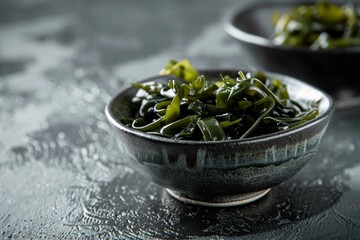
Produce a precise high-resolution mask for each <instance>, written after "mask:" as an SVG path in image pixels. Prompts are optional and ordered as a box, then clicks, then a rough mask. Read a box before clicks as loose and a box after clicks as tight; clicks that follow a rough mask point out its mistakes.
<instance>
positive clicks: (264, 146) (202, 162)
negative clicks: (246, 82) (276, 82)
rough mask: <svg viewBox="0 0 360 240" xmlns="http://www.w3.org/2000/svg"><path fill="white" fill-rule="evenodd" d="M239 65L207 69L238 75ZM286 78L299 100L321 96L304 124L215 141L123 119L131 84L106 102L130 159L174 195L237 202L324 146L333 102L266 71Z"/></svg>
mask: <svg viewBox="0 0 360 240" xmlns="http://www.w3.org/2000/svg"><path fill="white" fill-rule="evenodd" d="M237 72H238V70H205V71H201V73H202V74H204V75H205V76H208V77H218V76H219V74H220V73H222V74H229V75H230V76H231V75H232V76H236V74H237ZM266 74H267V75H268V76H269V77H271V78H278V79H280V80H281V81H282V82H284V83H285V84H286V85H287V87H288V91H289V93H290V95H291V96H292V97H293V98H294V99H296V100H298V99H302V100H319V99H321V103H320V115H319V116H318V117H317V118H315V119H313V120H310V121H308V122H306V123H305V124H303V125H300V126H297V127H294V128H291V129H287V130H284V131H281V132H277V133H272V134H267V135H262V136H257V137H251V138H246V139H242V140H224V141H214V142H204V141H189V140H174V139H169V138H164V137H160V136H155V135H149V134H147V133H144V132H140V131H137V130H134V129H132V128H129V127H127V126H125V125H124V124H122V123H121V122H120V120H119V118H120V117H124V116H125V117H126V116H131V115H132V114H133V113H132V110H131V107H130V100H131V98H132V97H133V96H134V95H135V93H136V91H137V89H135V88H127V89H125V90H123V91H121V92H120V93H119V94H118V95H117V96H115V97H114V98H113V99H112V100H111V101H110V102H109V103H108V104H107V106H106V109H105V114H106V117H107V119H108V121H109V122H110V124H111V125H112V126H113V129H114V135H115V139H116V141H117V145H118V146H119V148H120V151H121V152H122V153H123V155H120V156H119V157H124V158H126V159H127V161H128V163H129V165H130V166H131V167H133V168H134V169H135V170H137V171H138V172H140V173H141V174H143V175H144V176H145V177H147V178H148V179H149V180H151V181H153V182H155V183H157V184H159V185H160V186H162V187H164V188H165V189H166V190H167V191H168V193H169V194H170V195H172V196H173V197H175V198H177V199H179V200H181V201H184V202H187V203H193V204H198V205H205V206H234V205H239V204H244V203H248V202H251V201H254V200H256V199H259V198H261V197H262V196H264V195H266V193H267V192H269V190H270V188H271V187H274V186H276V185H278V184H280V183H281V182H284V181H286V180H288V179H289V178H291V177H292V176H293V175H294V174H295V173H297V172H298V171H299V170H300V169H301V168H302V167H303V166H304V165H305V164H306V163H307V162H308V161H309V159H310V158H311V157H313V156H314V155H315V153H316V151H317V149H318V147H319V144H320V142H321V139H322V137H323V135H324V133H325V131H326V128H327V126H328V123H329V121H330V119H331V117H332V115H333V112H334V104H333V101H332V99H331V97H330V96H329V95H327V94H326V93H325V92H323V91H322V90H320V89H318V88H315V87H313V86H311V85H309V84H307V83H304V82H302V81H299V80H296V79H294V78H291V77H288V76H284V75H279V74H270V73H266ZM174 78H175V77H172V76H155V77H152V78H148V79H145V80H144V81H142V82H147V81H160V82H164V81H165V82H167V81H168V80H169V79H174Z"/></svg>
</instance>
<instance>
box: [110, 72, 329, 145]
mask: <svg viewBox="0 0 360 240" xmlns="http://www.w3.org/2000/svg"><path fill="white" fill-rule="evenodd" d="M226 71H228V72H238V71H240V70H239V69H235V68H218V69H198V72H200V73H204V74H206V72H213V73H215V72H218V73H220V72H226ZM243 71H247V72H249V70H243ZM266 74H267V75H268V76H270V77H272V76H277V77H279V76H281V77H285V78H287V79H289V80H290V81H291V82H295V83H297V84H302V85H306V86H307V87H309V88H311V89H314V90H316V91H318V92H320V93H321V94H322V95H323V96H324V97H325V98H326V100H327V101H328V102H329V106H328V108H327V109H326V110H325V111H324V112H323V113H320V114H319V115H318V116H317V117H316V118H314V119H311V120H309V121H307V122H305V123H303V124H301V125H299V126H296V127H294V128H289V129H285V130H283V131H279V132H275V133H269V134H264V135H259V136H254V137H248V138H244V139H228V140H220V141H196V140H179V139H172V138H166V137H162V136H157V135H151V134H148V133H146V132H141V131H139V130H135V129H133V128H130V127H127V126H126V125H124V124H122V123H121V122H120V121H119V120H117V119H116V117H115V116H114V114H113V113H112V112H111V108H112V106H113V105H114V103H115V101H116V100H117V99H118V98H119V97H120V96H122V95H123V94H125V93H126V92H128V91H130V90H131V89H133V87H131V86H130V87H127V88H124V89H122V90H121V91H120V92H118V93H117V94H116V95H115V96H114V97H112V98H111V100H110V101H109V102H108V103H107V104H106V106H105V116H106V118H107V120H108V122H110V123H111V124H112V125H113V126H115V127H116V128H117V129H119V130H121V131H124V132H125V133H128V134H131V135H134V136H136V137H140V138H145V139H147V140H150V141H155V142H164V143H169V144H181V145H197V146H200V145H201V146H204V145H221V144H230V143H235V142H236V143H242V144H251V143H259V142H263V141H268V140H272V139H276V138H280V137H286V136H289V135H292V134H294V133H297V132H301V131H302V130H305V129H307V128H309V127H311V126H314V125H316V124H318V123H319V122H321V121H322V120H323V119H325V118H327V117H331V116H332V114H333V113H334V111H335V105H334V101H333V99H332V97H331V96H330V95H329V94H327V93H326V92H324V91H323V90H321V89H320V88H318V87H315V86H313V85H311V84H309V83H306V82H304V81H301V80H299V79H296V78H294V77H291V76H288V75H284V74H279V73H273V72H266ZM161 77H166V76H161V75H156V76H152V77H148V78H145V79H143V80H141V81H137V82H148V81H154V80H155V79H159V78H161Z"/></svg>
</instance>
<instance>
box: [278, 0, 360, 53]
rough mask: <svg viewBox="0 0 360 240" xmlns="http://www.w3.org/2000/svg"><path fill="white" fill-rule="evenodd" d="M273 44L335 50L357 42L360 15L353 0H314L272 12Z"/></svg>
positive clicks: (351, 45) (358, 40)
mask: <svg viewBox="0 0 360 240" xmlns="http://www.w3.org/2000/svg"><path fill="white" fill-rule="evenodd" d="M272 20H273V24H274V25H275V28H274V34H273V36H272V38H273V43H274V44H275V45H288V46H293V47H297V46H307V47H310V49H313V50H318V49H337V48H343V47H353V46H359V45H360V17H359V14H358V13H357V11H356V8H355V6H354V4H353V3H342V4H338V3H330V2H327V1H318V2H317V3H307V4H299V5H296V6H295V7H294V8H293V9H292V10H291V11H289V12H286V13H283V14H282V13H280V12H275V13H274V14H273V19H272Z"/></svg>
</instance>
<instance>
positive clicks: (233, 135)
mask: <svg viewBox="0 0 360 240" xmlns="http://www.w3.org/2000/svg"><path fill="white" fill-rule="evenodd" d="M238 74H239V76H238V77H235V78H234V77H231V76H229V75H220V76H219V77H218V79H215V80H214V79H210V80H208V79H206V76H203V75H200V74H199V73H198V71H197V70H196V69H194V68H193V66H192V65H191V64H190V62H189V61H188V60H186V59H184V60H181V61H179V62H177V61H175V60H171V61H170V62H169V63H168V64H167V65H166V66H165V68H164V69H163V70H161V71H160V75H169V76H170V75H171V76H175V77H177V78H178V80H173V79H171V80H169V82H168V83H167V84H166V83H159V82H146V83H134V84H133V87H135V88H137V89H138V92H137V94H136V95H135V96H134V97H133V98H132V100H131V102H132V106H133V107H134V112H136V114H135V115H134V116H130V118H129V116H127V117H126V118H124V119H122V120H121V121H122V123H123V124H125V125H127V126H129V127H131V128H133V129H136V130H139V131H143V132H147V133H149V134H155V135H160V136H163V137H167V138H173V139H182V140H199V141H219V140H227V139H243V138H246V137H251V136H258V135H263V134H268V133H273V132H278V131H282V130H285V129H288V128H292V127H295V126H297V125H299V124H302V123H304V122H306V121H308V120H310V119H313V118H315V117H316V116H317V115H318V114H319V110H318V105H319V102H309V103H308V104H307V106H304V104H303V103H299V102H296V101H295V100H293V99H291V98H290V97H289V93H288V91H287V88H286V85H284V84H283V83H281V82H280V81H279V80H277V79H269V78H268V77H267V76H266V75H265V74H264V73H263V72H257V73H256V74H253V76H252V75H251V74H250V73H247V74H244V73H243V72H241V71H240V72H239V73H238ZM179 79H180V80H179Z"/></svg>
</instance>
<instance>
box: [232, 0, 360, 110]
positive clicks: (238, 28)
mask: <svg viewBox="0 0 360 240" xmlns="http://www.w3.org/2000/svg"><path fill="white" fill-rule="evenodd" d="M308 3H309V2H308ZM298 4H302V3H301V2H297V1H295V2H257V3H251V4H247V5H246V6H243V7H241V8H239V9H237V10H236V11H235V13H232V14H230V16H229V18H228V20H227V21H226V24H225V30H226V32H227V33H228V34H229V35H230V36H232V37H234V38H235V39H237V40H238V42H239V43H240V46H241V50H242V52H241V53H242V54H243V55H244V58H245V59H247V60H248V64H249V65H250V67H254V68H256V69H260V70H265V71H271V72H278V73H282V74H286V75H289V76H293V77H295V78H299V79H302V80H303V81H306V82H308V83H311V84H313V85H315V86H317V87H319V88H321V89H323V90H325V91H326V92H327V93H329V94H330V95H331V96H332V97H334V98H335V100H336V106H337V107H338V108H348V107H352V106H354V105H360V74H359V68H360V47H351V48H341V49H335V50H311V49H310V48H309V47H291V46H277V45H274V44H273V43H272V39H271V36H272V34H273V31H274V26H273V25H272V14H273V13H274V12H275V11H278V12H281V13H285V12H288V11H290V10H291V9H292V8H293V7H294V6H295V5H298ZM354 4H355V3H354ZM355 6H356V7H357V9H358V7H359V4H355Z"/></svg>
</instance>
